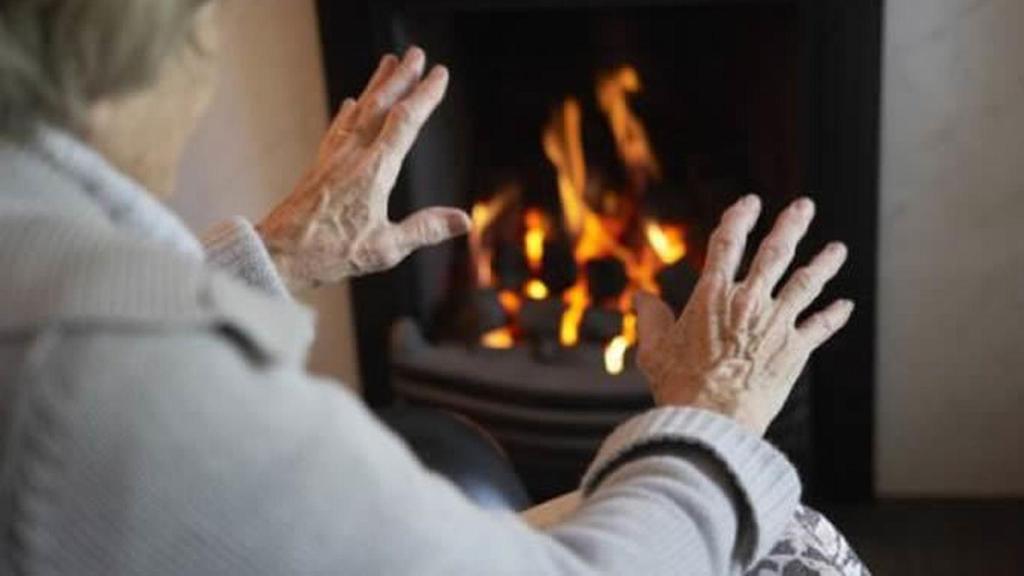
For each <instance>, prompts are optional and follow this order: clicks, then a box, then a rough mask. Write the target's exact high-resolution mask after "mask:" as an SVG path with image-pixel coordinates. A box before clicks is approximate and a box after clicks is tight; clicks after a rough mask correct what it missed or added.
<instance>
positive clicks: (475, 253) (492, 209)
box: [469, 186, 519, 288]
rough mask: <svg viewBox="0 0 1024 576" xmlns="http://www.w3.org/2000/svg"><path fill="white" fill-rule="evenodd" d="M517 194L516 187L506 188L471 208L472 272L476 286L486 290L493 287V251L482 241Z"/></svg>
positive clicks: (470, 247)
mask: <svg viewBox="0 0 1024 576" xmlns="http://www.w3.org/2000/svg"><path fill="white" fill-rule="evenodd" d="M518 194H519V189H518V188H517V187H515V186H507V187H505V188H504V189H503V190H501V191H499V192H498V193H497V194H495V195H494V197H493V198H491V199H490V200H488V201H486V202H478V203H476V204H475V205H474V206H473V209H472V211H471V213H470V217H471V219H472V220H473V228H472V229H471V230H470V232H469V251H470V255H471V256H472V258H473V271H474V272H475V275H476V285H477V286H480V287H486V288H489V287H491V286H494V271H493V269H492V267H491V263H492V261H493V260H494V250H493V249H492V248H491V246H490V245H489V244H488V243H487V242H485V241H484V236H485V234H486V233H487V231H488V230H489V229H490V227H491V225H492V224H494V221H495V220H497V218H498V216H500V215H501V213H502V212H504V211H505V209H506V208H507V207H508V205H509V204H510V203H511V202H512V200H513V199H514V198H515V197H516V196H518Z"/></svg>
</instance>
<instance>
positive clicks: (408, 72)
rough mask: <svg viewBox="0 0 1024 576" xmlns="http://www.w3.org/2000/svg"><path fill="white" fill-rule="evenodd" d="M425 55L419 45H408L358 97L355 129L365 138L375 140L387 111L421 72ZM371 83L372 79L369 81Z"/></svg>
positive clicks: (416, 79) (402, 96)
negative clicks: (392, 66) (385, 71)
mask: <svg viewBox="0 0 1024 576" xmlns="http://www.w3.org/2000/svg"><path fill="white" fill-rule="evenodd" d="M426 61H427V55H426V54H425V53H424V52H423V50H421V49H420V48H416V47H413V48H410V49H409V51H408V52H406V54H405V57H403V58H402V61H401V62H399V63H398V64H397V65H395V66H394V70H392V71H391V72H390V73H387V74H383V75H382V78H379V79H377V82H375V84H376V85H375V86H373V88H372V89H370V90H367V92H366V93H365V94H364V95H363V96H362V97H361V98H360V99H359V114H358V117H357V118H356V123H355V129H356V130H357V131H358V132H359V133H361V134H362V135H363V136H364V137H365V138H366V139H367V140H371V141H372V140H374V139H375V138H376V137H377V135H378V133H379V132H380V129H381V126H382V125H383V124H384V119H385V118H386V117H387V115H388V112H389V111H390V110H391V108H392V106H394V105H395V103H396V102H398V101H399V100H401V99H402V98H404V97H405V96H406V95H407V94H408V93H409V91H410V90H412V89H413V87H414V86H415V85H416V83H417V82H419V79H420V78H421V77H422V76H423V69H424V67H425V66H426ZM371 83H374V82H373V81H371Z"/></svg>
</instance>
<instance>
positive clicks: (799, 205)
mask: <svg viewBox="0 0 1024 576" xmlns="http://www.w3.org/2000/svg"><path fill="white" fill-rule="evenodd" d="M794 206H795V207H796V209H797V210H798V211H799V212H800V213H802V214H810V213H811V211H812V210H814V201H812V200H811V199H810V198H801V199H799V200H797V201H796V204H794Z"/></svg>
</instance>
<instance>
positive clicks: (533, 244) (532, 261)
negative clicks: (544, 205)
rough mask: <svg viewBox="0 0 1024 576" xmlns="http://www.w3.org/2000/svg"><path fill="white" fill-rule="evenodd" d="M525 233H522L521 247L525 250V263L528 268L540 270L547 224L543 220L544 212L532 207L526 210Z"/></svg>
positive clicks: (535, 270)
mask: <svg viewBox="0 0 1024 576" xmlns="http://www.w3.org/2000/svg"><path fill="white" fill-rule="evenodd" d="M524 220H525V221H526V234H524V235H523V244H524V246H523V249H524V251H525V252H526V263H527V264H528V265H529V266H530V270H532V271H534V272H540V268H541V264H542V263H543V261H544V238H545V236H547V230H546V228H547V226H546V223H545V221H544V214H543V213H542V212H541V211H540V210H537V209H536V208H532V209H530V210H527V212H526V217H525V218H524Z"/></svg>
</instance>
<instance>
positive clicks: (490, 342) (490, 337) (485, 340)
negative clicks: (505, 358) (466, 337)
mask: <svg viewBox="0 0 1024 576" xmlns="http://www.w3.org/2000/svg"><path fill="white" fill-rule="evenodd" d="M480 344H481V345H482V346H483V347H484V348H492V349H494V350H507V349H509V348H512V347H514V346H515V345H516V339H515V337H514V336H513V335H512V330H511V329H509V328H498V329H496V330H491V331H490V332H488V333H486V334H484V335H483V336H481V337H480Z"/></svg>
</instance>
